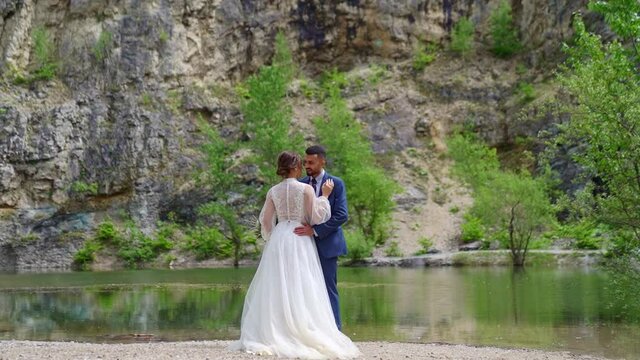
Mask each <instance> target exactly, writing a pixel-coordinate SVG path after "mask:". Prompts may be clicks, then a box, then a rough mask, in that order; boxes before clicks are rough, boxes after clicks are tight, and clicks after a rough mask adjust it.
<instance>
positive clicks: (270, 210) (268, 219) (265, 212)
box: [260, 190, 276, 241]
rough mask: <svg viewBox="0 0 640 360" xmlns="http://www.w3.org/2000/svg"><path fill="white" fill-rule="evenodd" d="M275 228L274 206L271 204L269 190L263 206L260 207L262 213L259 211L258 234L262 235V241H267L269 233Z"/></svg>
mask: <svg viewBox="0 0 640 360" xmlns="http://www.w3.org/2000/svg"><path fill="white" fill-rule="evenodd" d="M275 226H276V206H275V204H274V203H273V198H272V196H271V190H269V192H268V193H267V199H266V200H265V202H264V206H262V211H260V233H261V234H262V238H263V239H264V241H269V237H271V232H272V231H273V228H274V227H275Z"/></svg>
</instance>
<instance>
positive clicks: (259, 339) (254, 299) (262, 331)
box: [231, 178, 360, 359]
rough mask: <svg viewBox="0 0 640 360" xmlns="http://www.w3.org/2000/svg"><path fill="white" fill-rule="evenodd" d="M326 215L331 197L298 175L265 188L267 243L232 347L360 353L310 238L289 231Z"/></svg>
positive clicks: (290, 354) (288, 354) (307, 355)
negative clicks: (340, 320) (336, 309)
mask: <svg viewBox="0 0 640 360" xmlns="http://www.w3.org/2000/svg"><path fill="white" fill-rule="evenodd" d="M330 216H331V209H330V206H329V201H328V200H327V199H326V198H324V197H320V198H317V197H316V196H315V193H314V191H313V188H312V187H311V186H309V185H307V184H303V183H300V182H298V181H297V180H296V179H292V178H289V179H285V180H283V181H282V182H280V183H279V184H278V185H275V186H274V187H272V188H271V189H270V190H269V192H268V193H267V200H266V201H265V204H264V207H263V208H262V211H261V213H260V224H261V230H262V236H263V238H264V239H265V240H266V241H267V243H266V245H265V247H264V251H263V253H262V259H261V260H260V265H258V270H257V271H256V274H255V276H254V277H253V280H252V281H251V285H249V290H248V291H247V295H246V298H245V301H244V309H243V311H242V321H241V325H240V340H238V341H236V342H234V343H233V344H232V345H231V348H232V349H234V350H243V351H247V352H251V353H255V354H261V355H276V356H279V357H285V358H302V359H327V358H338V359H351V358H354V357H357V356H359V355H360V351H359V350H358V348H357V347H356V346H355V345H354V344H353V342H351V340H350V339H349V338H348V337H347V336H345V335H344V334H343V333H341V332H340V330H338V327H337V326H336V324H335V321H334V318H333V313H332V311H331V304H330V302H329V296H328V295H327V289H326V287H325V283H324V277H323V276H322V269H321V267H320V260H319V259H318V250H317V249H316V245H315V243H314V240H313V238H312V237H310V236H298V235H296V234H294V233H293V229H294V228H295V227H297V226H300V225H301V224H302V223H307V224H312V225H313V224H319V223H322V222H325V221H327V220H328V219H329V217H330ZM276 220H277V221H276ZM276 222H277V225H276Z"/></svg>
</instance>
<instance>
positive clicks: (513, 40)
mask: <svg viewBox="0 0 640 360" xmlns="http://www.w3.org/2000/svg"><path fill="white" fill-rule="evenodd" d="M489 21H490V31H491V39H492V44H491V51H492V52H493V53H494V54H495V55H496V56H498V57H501V58H507V57H510V56H511V55H513V54H515V53H516V52H518V51H520V49H521V48H522V45H521V44H520V40H518V30H516V28H515V27H514V25H513V15H512V14H511V5H510V4H509V3H508V2H507V1H506V0H502V1H501V2H500V4H499V5H498V7H497V8H496V9H495V10H494V11H493V12H492V13H491V16H490V20H489Z"/></svg>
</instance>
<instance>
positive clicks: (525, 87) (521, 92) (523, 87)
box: [517, 82, 536, 103]
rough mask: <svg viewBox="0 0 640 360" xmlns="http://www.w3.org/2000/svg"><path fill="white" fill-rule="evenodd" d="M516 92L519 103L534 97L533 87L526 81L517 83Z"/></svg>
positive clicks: (526, 101)
mask: <svg viewBox="0 0 640 360" xmlns="http://www.w3.org/2000/svg"><path fill="white" fill-rule="evenodd" d="M517 93H518V98H519V100H520V102H521V103H528V102H530V101H533V100H534V99H535V98H536V90H535V88H534V87H533V85H531V84H529V83H527V82H521V83H519V84H518V91H517Z"/></svg>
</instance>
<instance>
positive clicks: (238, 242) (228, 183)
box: [188, 119, 255, 267]
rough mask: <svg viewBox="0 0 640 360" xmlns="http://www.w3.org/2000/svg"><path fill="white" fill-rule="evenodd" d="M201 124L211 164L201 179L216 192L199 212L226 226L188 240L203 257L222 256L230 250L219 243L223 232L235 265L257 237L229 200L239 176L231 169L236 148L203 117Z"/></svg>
mask: <svg viewBox="0 0 640 360" xmlns="http://www.w3.org/2000/svg"><path fill="white" fill-rule="evenodd" d="M199 127H200V129H201V130H202V131H203V132H204V134H205V136H206V137H207V140H208V142H206V143H205V144H204V145H203V147H202V151H203V153H204V155H205V161H206V163H207V165H208V166H207V168H206V169H205V171H204V172H203V173H201V174H200V176H198V179H199V181H201V182H202V183H204V184H205V185H207V186H208V188H209V189H210V191H211V192H212V194H213V201H210V202H208V203H206V204H204V205H202V206H201V207H200V208H199V209H198V212H199V214H200V215H204V216H213V217H215V218H217V219H221V220H222V222H223V224H224V228H223V229H221V231H217V230H215V231H213V230H210V231H205V232H202V231H200V232H197V231H196V232H193V233H192V236H191V237H190V240H189V241H188V247H189V248H190V249H192V250H195V252H196V255H197V256H198V258H200V259H205V258H208V257H211V256H216V255H217V256H223V255H224V254H227V251H226V250H225V248H226V245H225V244H224V243H220V236H219V235H220V234H221V235H223V236H224V237H225V238H226V239H227V240H228V241H229V242H231V244H233V260H234V262H233V265H234V266H236V267H237V266H238V265H239V263H240V259H241V258H242V257H243V256H244V255H246V254H245V250H244V249H245V247H246V245H248V244H254V245H255V237H254V236H253V233H252V232H251V231H250V230H249V229H248V228H247V227H246V226H245V225H244V224H243V223H242V222H241V219H240V218H239V217H238V214H237V212H236V211H235V209H234V208H233V207H232V206H231V204H230V203H229V194H230V193H231V190H232V188H233V186H234V185H235V184H236V183H237V182H238V181H237V178H236V175H235V174H234V173H232V172H231V171H230V168H231V167H232V166H233V160H232V158H231V154H232V153H233V152H234V151H235V147H234V145H233V144H229V143H227V142H225V141H224V140H223V139H222V138H221V137H220V135H219V134H218V132H217V131H216V130H215V129H213V128H212V127H211V126H209V125H208V124H207V123H205V122H204V121H202V119H200V122H199ZM194 235H195V236H194Z"/></svg>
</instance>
